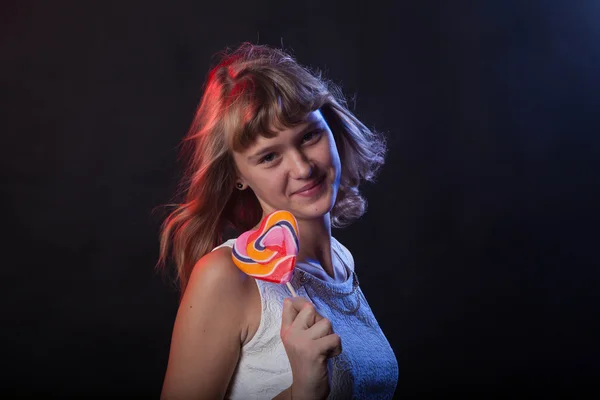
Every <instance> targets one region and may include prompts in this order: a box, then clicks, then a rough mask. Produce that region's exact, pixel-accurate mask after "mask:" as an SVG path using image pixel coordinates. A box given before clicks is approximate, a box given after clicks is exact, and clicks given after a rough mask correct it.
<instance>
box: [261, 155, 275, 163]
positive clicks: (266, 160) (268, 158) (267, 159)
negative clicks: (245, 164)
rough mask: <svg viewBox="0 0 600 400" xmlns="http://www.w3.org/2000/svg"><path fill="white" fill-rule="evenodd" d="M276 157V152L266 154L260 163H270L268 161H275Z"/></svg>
mask: <svg viewBox="0 0 600 400" xmlns="http://www.w3.org/2000/svg"><path fill="white" fill-rule="evenodd" d="M274 157H275V153H269V154H267V155H266V156H264V157H263V158H262V159H261V160H260V163H261V164H263V163H267V164H268V163H270V162H273V161H274V160H275V158H274Z"/></svg>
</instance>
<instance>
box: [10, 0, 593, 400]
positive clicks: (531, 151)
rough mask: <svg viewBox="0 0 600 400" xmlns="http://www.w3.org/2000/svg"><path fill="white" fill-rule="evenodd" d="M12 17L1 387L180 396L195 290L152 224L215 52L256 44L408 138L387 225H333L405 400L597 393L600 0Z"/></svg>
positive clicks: (16, 6)
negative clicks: (174, 360)
mask: <svg viewBox="0 0 600 400" xmlns="http://www.w3.org/2000/svg"><path fill="white" fill-rule="evenodd" d="M10 3H11V4H4V5H3V6H2V7H3V10H2V12H1V13H0V14H1V24H0V33H1V40H0V43H1V48H0V75H1V76H0V82H1V87H2V90H1V94H0V96H1V101H2V103H1V104H2V111H1V114H0V115H2V120H3V122H2V145H1V148H0V156H1V162H2V168H1V174H2V175H1V176H2V204H3V209H4V220H5V221H6V222H5V224H4V227H5V229H4V235H3V236H4V239H3V240H2V242H3V245H4V246H6V247H5V251H4V257H3V262H2V274H3V278H2V291H1V293H2V305H3V313H2V333H1V334H0V335H1V337H0V338H1V339H2V347H3V348H4V349H3V350H2V361H3V364H4V368H3V370H4V372H3V376H2V384H1V386H0V391H2V392H3V394H4V393H5V394H22V395H25V394H38V395H42V394H46V395H60V396H63V397H68V396H71V395H82V394H86V395H92V394H97V395H107V394H111V395H123V396H132V395H144V396H147V397H150V398H152V397H154V398H157V397H158V394H159V392H160V387H161V384H162V378H163V374H164V370H165V367H166V361H167V356H168V350H169V341H170V333H171V328H172V323H173V320H174V317H175V312H176V307H177V294H176V293H175V291H174V290H173V289H172V288H170V287H169V286H168V285H167V284H166V283H165V282H163V281H162V280H161V278H160V277H159V276H157V275H156V274H155V273H154V271H153V267H154V264H155V262H156V260H157V256H158V241H157V240H158V239H157V238H158V227H159V224H160V222H161V221H162V217H163V216H162V215H161V214H160V213H157V212H154V213H153V210H154V209H155V208H156V207H157V206H159V205H161V204H165V203H168V202H169V201H170V200H171V196H172V195H173V193H174V190H175V185H176V183H177V178H178V176H179V174H180V165H179V164H178V161H177V145H178V143H179V140H180V139H181V138H182V136H183V135H184V134H185V132H186V130H187V128H188V126H189V124H190V122H191V119H192V116H193V112H194V109H195V107H196V105H197V103H198V100H199V97H200V94H201V87H202V84H203V81H204V78H205V76H206V72H207V70H208V68H209V66H210V65H211V61H213V60H214V59H213V58H211V57H212V55H213V54H215V53H217V52H218V51H220V50H222V49H223V48H225V47H226V46H236V45H237V44H239V43H240V42H242V41H251V42H254V43H257V42H258V43H261V44H271V45H281V43H283V45H284V46H285V47H286V48H287V49H291V50H292V51H293V52H294V54H295V55H296V56H297V58H298V59H299V61H300V62H302V63H304V64H307V65H311V66H314V67H319V68H321V69H323V70H325V71H326V72H327V74H328V76H329V77H331V78H332V79H333V80H334V81H336V82H337V83H339V84H341V86H342V88H343V89H344V91H345V93H346V95H347V96H348V97H352V98H354V102H353V104H355V107H356V108H355V109H354V110H355V112H356V114H357V115H358V116H359V117H360V118H361V119H362V120H363V121H364V122H365V123H366V124H367V125H369V126H371V127H373V128H375V129H378V130H381V131H383V132H385V133H386V134H387V135H388V137H389V143H390V151H389V155H388V157H387V163H386V165H385V167H384V168H383V170H382V173H381V175H380V178H379V181H378V183H376V184H374V185H365V187H364V192H365V194H366V196H367V198H368V200H369V210H368V212H367V214H366V215H365V216H364V217H363V218H362V219H361V220H359V221H358V222H357V223H355V224H354V225H352V226H351V227H349V228H347V229H343V230H335V231H334V232H333V233H334V235H335V236H336V237H337V238H338V239H340V240H341V241H342V242H343V243H344V244H346V245H347V246H348V247H349V248H350V249H351V250H352V251H353V253H354V257H355V260H356V270H357V273H358V276H359V278H360V280H361V286H362V288H363V291H364V293H365V295H366V296H367V299H368V300H369V302H370V304H371V307H372V308H373V310H374V312H375V315H376V316H377V318H378V320H379V322H380V325H381V327H382V328H383V330H384V332H385V333H386V334H387V336H388V338H389V341H390V343H391V345H392V347H393V349H394V351H395V352H396V355H397V358H398V361H399V366H400V380H399V383H398V389H397V395H398V396H402V395H406V396H413V395H414V396H416V397H423V396H424V395H426V394H437V395H443V394H448V393H451V392H459V393H462V394H467V395H468V394H476V393H487V394H492V393H498V392H513V393H515V394H519V393H539V392H540V391H543V392H544V393H546V392H549V391H552V392H563V393H567V392H568V391H569V390H572V389H574V390H582V389H583V388H593V387H594V385H595V377H596V376H597V374H598V368H597V358H598V352H597V346H596V345H595V341H596V338H597V334H598V330H597V328H596V327H595V322H596V319H597V314H598V305H599V301H598V294H597V290H596V288H597V287H598V284H599V283H600V282H599V273H598V271H597V269H598V266H599V264H600V263H599V258H598V255H597V253H598V247H599V246H598V239H599V235H598V231H597V225H598V222H600V221H599V218H598V213H597V210H596V209H597V207H598V205H597V204H598V201H599V199H600V196H599V193H598V187H599V186H600V184H599V178H600V173H599V167H600V161H599V156H600V138H599V126H600V124H599V122H600V121H599V120H600V116H599V114H598V109H599V106H600V45H599V43H600V25H599V24H598V22H597V21H598V20H599V18H600V3H599V2H597V1H584V0H578V1H563V2H559V1H550V0H548V1H543V0H539V1H507V0H504V1H487V2H483V1H482V2H473V1H469V2H468V1H452V2H450V1H424V0H419V1H397V2H389V4H385V3H378V2H373V1H368V2H364V1H360V2H359V1H354V2H352V1H350V2H346V3H345V4H343V5H342V4H338V5H335V4H332V3H331V4H329V3H324V2H319V1H302V2H269V3H268V2H263V3H259V2H244V1H234V2H210V3H208V2H201V1H177V2H158V1H143V2H142V1H135V2H134V1H121V2H117V1H103V2H97V3H96V4H92V3H91V2H82V1H68V2H67V1H53V2H31V1H21V2H10ZM340 3H342V2H340Z"/></svg>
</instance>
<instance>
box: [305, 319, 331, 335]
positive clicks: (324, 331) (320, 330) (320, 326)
mask: <svg viewBox="0 0 600 400" xmlns="http://www.w3.org/2000/svg"><path fill="white" fill-rule="evenodd" d="M332 333H333V328H332V326H331V321H329V320H328V319H327V318H323V317H321V319H320V320H319V321H317V322H316V323H315V324H314V325H313V326H311V327H310V328H308V337H309V338H311V339H320V338H322V337H324V336H327V335H329V334H332Z"/></svg>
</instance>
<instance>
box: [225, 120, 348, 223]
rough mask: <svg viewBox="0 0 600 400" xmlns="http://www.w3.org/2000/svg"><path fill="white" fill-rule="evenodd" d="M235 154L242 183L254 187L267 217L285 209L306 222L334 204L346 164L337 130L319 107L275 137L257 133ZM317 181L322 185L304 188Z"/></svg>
mask: <svg viewBox="0 0 600 400" xmlns="http://www.w3.org/2000/svg"><path fill="white" fill-rule="evenodd" d="M233 157H234V160H235V163H236V166H237V168H238V170H239V172H240V176H239V181H240V182H241V183H243V184H244V185H247V186H249V187H250V188H251V189H252V191H253V192H254V194H255V195H256V197H257V198H258V201H259V202H260V204H261V206H262V208H263V212H264V214H265V215H266V214H269V213H271V212H273V211H275V210H287V211H290V212H291V213H292V214H294V216H295V217H296V218H297V219H307V220H308V219H314V218H319V217H322V216H323V215H325V214H326V213H328V212H329V211H331V209H332V208H333V205H334V204H335V199H336V196H337V191H338V188H339V185H340V176H341V170H342V168H341V164H340V157H339V154H338V151H337V147H336V144H335V140H334V138H333V134H332V133H331V129H329V126H328V125H327V122H325V119H324V118H323V115H322V114H321V112H320V111H319V110H317V111H313V112H312V113H310V114H309V115H308V116H307V118H306V120H305V122H304V123H302V124H300V125H298V126H295V127H293V128H289V129H285V130H281V131H279V132H278V133H277V136H275V137H274V138H271V139H268V138H265V137H263V136H260V135H259V136H258V137H257V139H256V141H255V142H254V143H253V144H252V145H251V146H250V147H249V148H248V149H246V150H244V151H243V152H234V154H233ZM316 182H321V183H320V184H318V185H317V186H316V187H314V188H313V189H310V190H304V191H303V190H302V189H303V188H306V187H309V186H314V184H315V183H316ZM246 190H247V189H246Z"/></svg>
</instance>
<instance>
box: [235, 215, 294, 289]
mask: <svg viewBox="0 0 600 400" xmlns="http://www.w3.org/2000/svg"><path fill="white" fill-rule="evenodd" d="M298 250H299V241H298V223H297V222H296V218H294V216H293V215H292V213H290V212H289V211H284V210H278V211H275V212H273V213H271V214H269V215H267V216H266V217H265V218H264V219H263V220H262V222H261V224H260V226H259V228H258V229H256V230H250V231H247V232H244V233H243V234H241V235H240V236H239V237H238V238H237V239H236V241H235V243H234V244H233V248H232V251H231V256H232V258H233V262H234V263H235V265H237V267H238V268H239V269H241V270H242V271H244V272H245V273H246V274H248V275H250V276H253V277H254V278H257V279H262V280H264V281H268V282H274V283H288V282H289V281H290V279H292V274H293V272H294V267H295V266H296V257H297V256H298ZM288 287H289V284H288ZM290 290H291V289H290Z"/></svg>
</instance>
